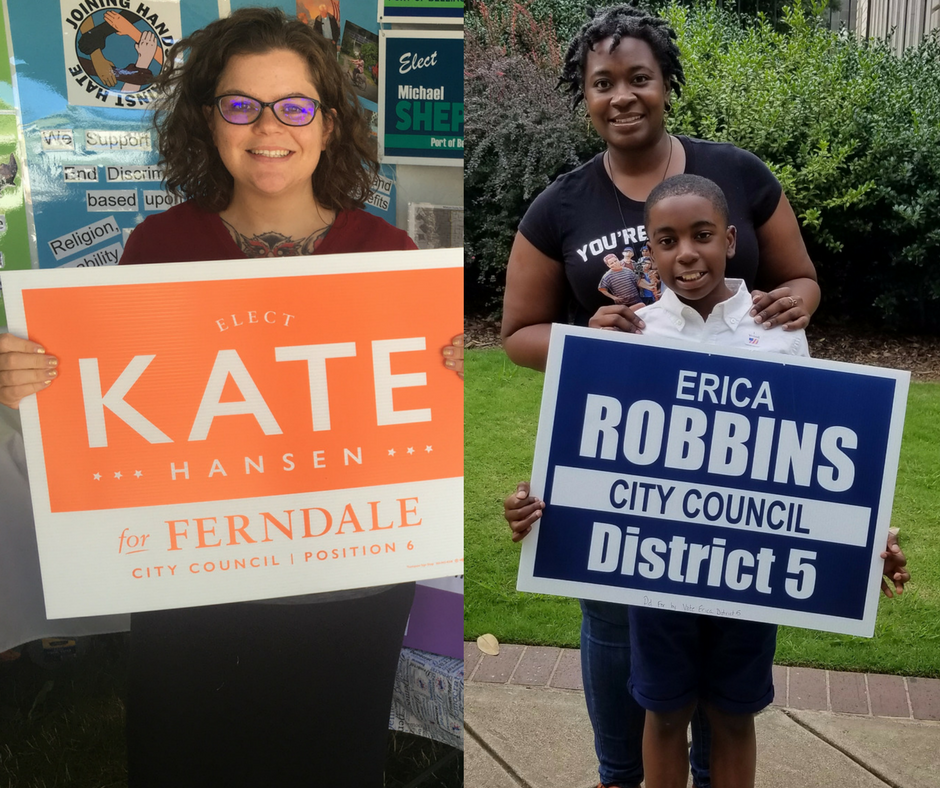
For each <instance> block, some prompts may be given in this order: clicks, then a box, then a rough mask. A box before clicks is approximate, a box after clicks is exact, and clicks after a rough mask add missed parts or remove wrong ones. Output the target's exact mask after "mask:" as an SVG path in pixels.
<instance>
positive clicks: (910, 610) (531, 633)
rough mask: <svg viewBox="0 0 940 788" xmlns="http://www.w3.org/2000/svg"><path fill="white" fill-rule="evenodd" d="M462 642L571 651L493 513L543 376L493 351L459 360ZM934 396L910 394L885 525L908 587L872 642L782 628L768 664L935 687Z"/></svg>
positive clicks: (530, 433)
mask: <svg viewBox="0 0 940 788" xmlns="http://www.w3.org/2000/svg"><path fill="white" fill-rule="evenodd" d="M465 363H466V367H467V377H466V380H467V389H466V400H465V401H466V411H465V412H466V450H465V451H466V492H465V504H466V515H465V532H464V533H465V537H464V538H465V544H466V563H467V565H466V586H465V589H466V596H465V608H464V611H465V612H464V627H465V635H466V637H467V638H468V639H474V638H476V637H477V636H479V635H481V634H483V633H484V632H491V633H492V634H494V635H495V636H496V637H497V638H498V639H499V640H500V641H502V642H508V643H528V644H539V645H555V646H577V645H578V639H579V634H578V633H579V628H580V621H581V614H580V610H579V608H578V603H577V602H576V601H575V600H573V599H564V598H561V597H550V596H541V595H536V594H523V593H519V592H517V591H516V590H515V584H516V570H517V566H518V554H519V545H517V544H514V543H513V542H512V541H511V540H510V538H509V529H508V527H507V526H506V522H505V520H503V517H502V501H503V498H505V497H506V496H507V495H508V494H509V493H510V492H512V490H514V489H515V485H516V483H517V482H518V481H520V480H522V479H528V478H529V474H530V472H531V467H532V452H533V448H534V445H535V432H536V425H537V421H538V411H539V404H540V398H541V391H542V375H541V374H540V373H537V372H533V371H531V370H528V369H521V368H519V367H516V366H515V365H513V364H512V363H511V362H510V361H509V360H508V359H507V358H506V356H505V355H504V354H503V352H502V351H500V350H475V351H468V353H467V358H466V362H465ZM937 512H940V385H937V384H932V383H914V384H912V385H911V394H910V398H909V402H908V410H907V417H906V420H905V425H904V444H903V446H902V449H901V462H900V468H899V471H898V484H897V490H896V493H895V505H894V516H893V519H892V524H893V525H896V526H900V527H901V535H900V540H901V544H902V546H903V548H904V552H905V554H906V555H907V557H908V567H909V568H910V570H911V574H912V577H913V579H912V581H911V582H910V583H909V584H908V586H907V590H906V591H905V592H904V595H903V596H902V597H900V598H898V599H894V600H890V599H885V598H882V600H881V604H880V608H879V611H878V621H877V624H876V628H875V637H874V638H871V639H868V638H856V637H850V636H847V635H834V634H830V633H827V632H816V631H812V630H805V629H793V628H790V627H781V628H780V634H779V637H778V645H777V662H778V663H781V664H787V665H807V666H813V667H822V668H830V669H833V670H858V671H866V672H876V673H902V674H905V675H911V676H932V677H940V529H938V528H937V527H936V525H935V523H936V518H937Z"/></svg>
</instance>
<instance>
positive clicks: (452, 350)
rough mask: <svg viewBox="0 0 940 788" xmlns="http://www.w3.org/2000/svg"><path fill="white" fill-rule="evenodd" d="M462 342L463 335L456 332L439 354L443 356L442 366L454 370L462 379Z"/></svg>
mask: <svg viewBox="0 0 940 788" xmlns="http://www.w3.org/2000/svg"><path fill="white" fill-rule="evenodd" d="M463 343H464V335H463V334H458V335H457V336H455V337H454V338H453V339H452V340H451V343H450V344H449V345H448V346H447V347H445V348H444V349H443V350H442V351H441V354H442V355H443V356H444V366H445V367H447V368H448V369H452V370H454V372H456V373H457V377H458V378H460V379H461V380H463Z"/></svg>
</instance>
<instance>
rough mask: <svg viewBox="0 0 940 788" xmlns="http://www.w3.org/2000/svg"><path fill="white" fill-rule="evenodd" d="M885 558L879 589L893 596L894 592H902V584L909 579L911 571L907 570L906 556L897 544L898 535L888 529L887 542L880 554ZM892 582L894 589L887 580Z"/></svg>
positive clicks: (886, 594)
mask: <svg viewBox="0 0 940 788" xmlns="http://www.w3.org/2000/svg"><path fill="white" fill-rule="evenodd" d="M881 557H882V558H884V560H885V565H884V568H883V569H882V570H881V573H882V575H883V577H882V578H881V590H882V591H883V592H884V595H885V596H886V597H893V596H894V595H895V594H898V595H900V594H902V593H903V592H904V584H905V583H906V582H907V581H908V580H910V579H911V573H910V572H908V571H907V569H906V568H905V567H907V558H905V557H904V552H903V551H902V550H901V545H899V544H898V535H897V534H896V533H895V532H894V531H888V544H887V546H886V547H885V549H884V552H883V553H882V554H881ZM889 581H890V582H891V583H893V584H894V590H893V591H892V589H891V586H890V585H888V582H889Z"/></svg>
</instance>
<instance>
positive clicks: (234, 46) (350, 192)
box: [0, 8, 416, 788]
mask: <svg viewBox="0 0 940 788" xmlns="http://www.w3.org/2000/svg"><path fill="white" fill-rule="evenodd" d="M183 55H186V57H185V59H183V57H182V56H183ZM165 63H166V66H165V68H164V70H163V72H162V73H161V74H160V75H159V78H158V87H159V88H160V89H161V90H162V91H163V95H164V98H163V99H162V102H161V104H160V105H159V106H158V110H157V113H156V116H155V123H156V127H157V130H158V133H159V150H160V154H161V158H162V162H163V163H164V164H165V166H166V179H167V187H168V189H169V191H170V192H172V193H174V194H176V195H177V196H179V197H182V198H184V200H185V201H184V202H182V203H180V204H178V205H176V206H174V207H172V208H170V209H169V210H168V211H166V212H165V213H161V214H156V215H153V216H150V217H148V218H147V219H145V220H144V221H143V222H142V223H141V224H140V225H139V226H138V227H137V228H136V229H135V230H134V232H133V233H132V234H131V235H130V237H129V239H128V241H127V244H126V247H125V250H124V255H123V257H122V258H121V261H120V262H121V264H122V265H126V264H139V263H172V262H184V261H194V260H223V259H240V258H246V257H281V256H288V255H310V254H330V253H332V254H336V253H350V252H372V251H389V250H402V249H414V248H416V247H415V244H414V243H413V242H412V241H411V239H410V238H409V237H408V236H407V234H406V233H404V232H403V231H401V230H398V229H396V228H395V227H393V226H391V225H389V224H388V223H386V222H385V221H383V220H382V219H379V218H376V217H374V216H371V215H370V214H368V213H366V212H365V211H363V210H362V207H363V205H364V203H365V200H366V198H367V197H368V195H369V188H370V184H371V182H372V179H373V177H374V176H375V174H376V172H377V170H378V163H377V161H376V156H375V149H374V146H373V145H371V144H370V141H369V129H368V125H367V122H366V120H365V117H364V115H363V113H362V111H361V109H360V107H359V104H358V101H357V99H356V97H355V94H354V92H353V91H352V89H351V86H350V84H349V81H348V79H347V78H346V76H345V75H344V74H343V72H342V71H341V69H340V67H339V64H338V62H337V59H336V52H335V48H334V47H333V45H332V44H331V42H329V41H328V40H326V39H325V38H324V37H323V36H320V35H317V34H316V33H315V32H314V31H313V29H312V28H310V27H308V26H306V25H304V24H303V23H301V22H300V21H298V20H296V19H290V18H288V17H287V16H286V15H284V14H283V13H282V12H281V11H279V10H277V9H261V8H254V9H242V10H239V11H236V12H234V13H233V14H232V15H231V16H230V17H228V18H226V19H220V20H218V21H216V22H212V23H211V24H209V25H207V26H206V27H205V28H203V29H202V30H198V31H196V32H195V33H193V34H192V35H190V36H188V37H186V38H185V39H183V40H181V41H180V42H179V43H177V44H176V45H175V46H174V47H173V48H172V49H171V50H170V52H169V54H168V56H167V58H166V61H165ZM55 362H56V359H55V357H54V356H52V355H51V354H49V353H46V352H45V350H44V349H42V348H41V347H40V346H39V345H37V344H36V343H34V342H30V341H28V340H24V339H19V338H16V337H13V336H11V335H9V334H5V335H2V336H0V403H3V404H4V405H7V406H9V407H14V408H15V407H17V406H18V404H19V401H20V400H21V399H22V398H23V397H24V396H26V395H28V394H31V393H35V392H36V391H39V390H41V389H42V388H44V387H45V386H46V385H48V384H49V383H51V382H53V381H54V379H55V373H56V364H55ZM50 373H51V374H50ZM170 395H171V394H170ZM413 596H414V584H411V583H409V584H404V585H396V586H384V587H378V588H366V589H358V590H352V591H341V592H335V593H329V594H316V595H310V596H305V597H292V598H287V599H277V600H268V601H266V602H260V603H239V604H227V605H215V606H208V607H197V608H188V609H182V610H166V611H151V612H144V613H135V614H133V615H132V617H131V647H130V658H129V663H130V664H129V682H128V703H127V745H128V772H129V780H128V783H129V786H130V788H145V787H149V786H153V788H168V787H169V786H173V788H190V787H191V788H197V787H198V788H213V787H215V786H220V787H221V786H225V787H226V788H237V787H238V786H246V787H247V786H251V788H257V786H268V785H278V786H295V785H297V786H299V785H324V786H325V785H330V786H333V785H337V786H338V785H355V786H361V787H364V788H379V787H380V786H381V785H382V784H383V769H384V764H385V748H386V736H387V732H388V719H389V709H390V706H391V696H392V687H393V682H394V677H395V672H396V668H397V665H398V657H399V653H400V650H401V643H402V638H403V634H404V629H405V623H406V621H407V617H408V612H409V610H410V607H411V601H412V598H413Z"/></svg>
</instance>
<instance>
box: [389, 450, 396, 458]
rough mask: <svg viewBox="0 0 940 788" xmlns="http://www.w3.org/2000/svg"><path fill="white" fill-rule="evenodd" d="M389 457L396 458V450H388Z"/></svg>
mask: <svg viewBox="0 0 940 788" xmlns="http://www.w3.org/2000/svg"><path fill="white" fill-rule="evenodd" d="M388 456H389V457H394V456H395V450H394V449H389V450H388Z"/></svg>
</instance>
